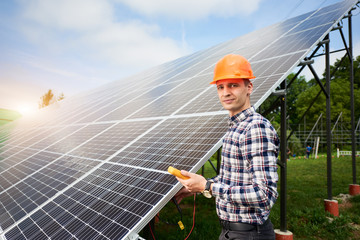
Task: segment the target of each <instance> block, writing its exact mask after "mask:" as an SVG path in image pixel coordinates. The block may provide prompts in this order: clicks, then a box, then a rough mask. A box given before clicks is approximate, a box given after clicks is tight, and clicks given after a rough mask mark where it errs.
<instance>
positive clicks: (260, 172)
mask: <svg viewBox="0 0 360 240" xmlns="http://www.w3.org/2000/svg"><path fill="white" fill-rule="evenodd" d="M279 144H280V143H279V139H278V136H277V134H276V131H275V129H274V127H273V126H272V125H271V123H270V122H269V121H268V120H267V119H266V118H264V117H263V116H261V115H260V114H258V113H256V112H255V108H254V107H251V108H248V109H246V110H244V111H242V112H241V113H238V114H237V115H235V116H232V117H231V118H230V119H229V129H228V131H227V133H226V135H225V138H224V140H223V149H222V161H221V169H220V174H219V175H218V176H217V177H215V178H213V179H212V180H213V181H214V184H213V188H212V194H213V196H215V197H216V211H217V214H218V216H219V218H220V219H222V220H227V221H233V222H242V223H250V224H262V223H264V222H265V221H266V220H267V219H268V217H269V214H270V208H271V207H272V206H273V205H274V203H275V201H276V199H277V196H278V193H277V189H276V182H277V181H278V175H277V165H276V160H277V157H278V149H279Z"/></svg>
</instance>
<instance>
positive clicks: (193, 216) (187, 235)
mask: <svg viewBox="0 0 360 240" xmlns="http://www.w3.org/2000/svg"><path fill="white" fill-rule="evenodd" d="M195 200H196V194H194V211H193V226H192V228H191V230H190V232H189V234H188V235H187V237H186V238H185V239H184V240H186V239H188V238H189V237H190V235H191V233H192V231H193V229H194V227H195Z"/></svg>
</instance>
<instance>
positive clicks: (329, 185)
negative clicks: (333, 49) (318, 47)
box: [325, 35, 332, 200]
mask: <svg viewBox="0 0 360 240" xmlns="http://www.w3.org/2000/svg"><path fill="white" fill-rule="evenodd" d="M326 39H329V35H327V36H326ZM325 52H326V55H325V64H326V68H325V73H326V74H325V75H326V93H327V94H326V143H327V192H328V198H327V199H328V200H332V175H331V174H332V170H331V160H332V156H331V138H332V136H331V110H330V107H331V105H330V104H331V102H330V44H329V43H326V44H325Z"/></svg>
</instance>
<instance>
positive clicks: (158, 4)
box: [116, 0, 261, 19]
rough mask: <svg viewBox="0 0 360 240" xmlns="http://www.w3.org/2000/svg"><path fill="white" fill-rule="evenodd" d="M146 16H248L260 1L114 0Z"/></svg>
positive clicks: (184, 17) (180, 17)
mask: <svg viewBox="0 0 360 240" xmlns="http://www.w3.org/2000/svg"><path fill="white" fill-rule="evenodd" d="M116 1H117V2H122V3H124V4H126V5H128V6H129V7H131V8H132V9H133V10H135V11H137V12H139V13H141V14H144V15H147V16H158V15H162V16H166V17H170V18H178V19H202V18H206V17H208V16H218V17H232V16H234V15H237V14H241V15H245V16H247V15H249V14H251V13H253V12H254V11H256V10H257V9H258V6H259V3H260V1H261V0H252V1H248V0H195V1H194V0H171V1H169V0H152V1H144V0H116Z"/></svg>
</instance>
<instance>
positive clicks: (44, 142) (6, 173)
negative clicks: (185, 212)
mask: <svg viewBox="0 0 360 240" xmlns="http://www.w3.org/2000/svg"><path fill="white" fill-rule="evenodd" d="M356 2H357V1H355V0H348V1H344V2H340V3H337V4H334V5H330V6H328V7H324V8H322V9H318V10H315V11H312V12H309V13H306V14H302V15H300V16H297V17H294V18H292V19H289V20H285V21H282V22H280V23H277V24H274V25H272V26H269V27H266V28H263V29H260V30H258V31H255V32H252V33H249V34H246V35H243V36H240V37H238V38H235V39H232V40H229V41H227V42H225V43H222V44H219V45H217V46H214V47H211V48H209V49H206V50H203V51H200V52H197V53H193V54H191V55H188V56H184V57H181V58H179V59H176V60H174V61H171V62H168V63H165V64H162V65H159V66H156V67H153V68H151V69H149V70H146V71H143V72H141V73H139V74H137V75H134V76H131V77H128V78H125V79H121V80H119V81H116V82H113V83H110V84H106V85H104V86H101V87H99V88H97V89H94V90H92V91H89V92H85V93H82V94H79V95H77V96H74V97H69V98H66V99H64V100H62V101H61V102H58V103H56V104H53V105H51V106H49V107H47V109H44V110H43V111H41V112H39V113H38V114H37V115H34V116H32V117H31V118H21V119H19V120H17V121H15V122H13V123H9V124H7V125H5V126H4V127H2V128H1V129H0V136H1V137H0V238H1V239H59V240H60V239H61V240H64V239H130V238H131V239H134V236H136V234H138V233H139V232H140V231H141V230H142V228H143V227H144V226H146V224H147V223H148V222H149V221H150V220H151V219H152V218H153V217H154V216H155V215H156V214H157V213H158V212H159V211H160V210H161V208H162V207H163V206H164V205H165V204H166V203H167V202H168V201H169V200H170V199H171V198H172V196H173V195H174V194H175V193H176V192H177V191H178V189H179V188H180V185H179V184H178V182H177V180H176V179H175V178H174V177H173V176H172V175H170V174H168V173H167V171H166V170H167V168H168V166H169V165H172V166H174V167H176V168H178V169H185V170H188V171H191V172H196V171H197V170H198V169H199V168H200V167H201V166H202V165H203V164H204V163H205V162H206V161H207V160H208V159H209V157H210V156H211V155H212V154H213V153H214V152H215V151H216V150H217V149H218V148H219V147H220V146H221V139H222V138H223V136H224V133H225V131H226V129H227V118H228V114H227V111H225V110H224V109H223V108H222V106H221V104H220V103H219V101H218V97H217V93H216V89H215V87H214V86H213V85H210V84H209V82H210V81H211V79H212V76H213V68H214V65H215V63H216V62H217V61H218V60H219V59H220V58H222V57H223V56H224V55H226V54H229V53H235V54H240V55H243V56H244V57H246V58H247V59H248V60H249V61H250V63H251V64H252V68H253V70H254V74H255V76H256V79H254V80H253V84H254V90H253V93H252V95H251V103H252V104H253V105H254V106H255V107H259V106H260V105H261V104H262V103H263V102H264V101H265V100H266V98H267V97H268V96H269V95H270V94H271V93H272V92H273V91H274V90H275V89H276V88H277V87H278V86H279V85H280V83H281V82H282V81H283V80H284V79H285V78H286V77H287V75H288V74H290V73H291V71H292V70H293V69H294V68H295V67H296V66H297V65H298V64H299V62H300V61H301V60H303V59H304V58H305V57H307V56H308V55H309V53H310V52H311V51H312V49H313V48H314V47H315V46H317V44H318V43H319V42H320V41H321V40H323V38H324V37H325V36H326V35H327V34H328V33H329V32H330V31H331V29H332V28H333V27H334V26H335V25H336V24H337V23H338V22H339V21H340V20H341V19H342V18H343V16H344V15H345V14H346V13H347V12H348V11H349V10H350V9H351V8H352V7H353V6H354V5H355V3H356Z"/></svg>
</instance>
